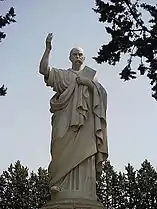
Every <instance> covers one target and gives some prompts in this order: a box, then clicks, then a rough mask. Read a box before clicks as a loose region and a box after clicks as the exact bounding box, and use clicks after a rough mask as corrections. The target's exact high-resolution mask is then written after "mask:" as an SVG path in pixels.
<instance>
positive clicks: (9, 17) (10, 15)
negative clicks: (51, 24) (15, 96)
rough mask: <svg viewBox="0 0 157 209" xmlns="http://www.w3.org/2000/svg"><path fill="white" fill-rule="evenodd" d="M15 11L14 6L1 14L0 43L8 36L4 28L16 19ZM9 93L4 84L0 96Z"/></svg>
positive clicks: (0, 0) (0, 89)
mask: <svg viewBox="0 0 157 209" xmlns="http://www.w3.org/2000/svg"><path fill="white" fill-rule="evenodd" d="M3 1H4V0H0V2H1V3H2V2H3ZM15 16H16V14H15V11H14V8H13V7H11V8H10V9H9V11H8V12H7V13H6V14H5V15H0V43H1V42H2V40H3V39H5V38H6V34H5V33H4V31H3V28H4V27H5V26H7V25H9V24H11V23H13V22H16V21H15V19H14V18H15ZM6 93H7V88H5V87H4V85H2V87H0V96H5V95H6Z"/></svg>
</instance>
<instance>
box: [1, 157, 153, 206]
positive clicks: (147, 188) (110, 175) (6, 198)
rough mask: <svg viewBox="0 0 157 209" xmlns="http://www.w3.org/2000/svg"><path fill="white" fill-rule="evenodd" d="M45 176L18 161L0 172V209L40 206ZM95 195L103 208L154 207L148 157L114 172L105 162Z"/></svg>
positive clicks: (45, 188) (44, 199)
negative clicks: (134, 166) (137, 166)
mask: <svg viewBox="0 0 157 209" xmlns="http://www.w3.org/2000/svg"><path fill="white" fill-rule="evenodd" d="M48 185H49V176H48V172H47V170H45V169H42V168H39V169H38V171H37V173H35V172H29V169H28V168H27V167H26V166H23V165H22V164H21V163H20V161H17V162H16V163H15V164H14V165H13V164H11V165H10V166H9V167H8V169H7V170H5V171H3V173H2V174H1V175H0V206H1V209H6V208H7V209H15V208H16V209H34V208H36V209H40V208H41V207H42V206H43V205H44V204H45V203H46V202H47V201H49V200H50V192H49V186H48ZM96 185H97V196H98V199H99V201H101V202H102V203H103V205H104V207H105V208H106V209H148V208H151V209H156V208H157V171H156V170H155V168H153V166H152V165H151V163H150V162H148V160H145V161H144V162H143V163H142V164H141V167H140V168H139V169H138V170H135V169H134V168H133V166H131V165H130V164H128V165H127V166H126V167H125V171H124V172H117V171H115V169H114V167H113V166H112V165H111V164H110V162H109V161H108V162H107V163H106V164H104V165H103V171H102V175H101V176H100V178H99V179H98V181H97V182H96Z"/></svg>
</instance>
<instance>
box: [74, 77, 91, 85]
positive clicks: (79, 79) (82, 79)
mask: <svg viewBox="0 0 157 209" xmlns="http://www.w3.org/2000/svg"><path fill="white" fill-rule="evenodd" d="M76 82H77V83H78V84H82V85H85V86H89V85H90V82H91V81H90V80H89V79H88V78H86V77H84V76H78V77H77V78H76Z"/></svg>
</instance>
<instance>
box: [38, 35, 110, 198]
mask: <svg viewBox="0 0 157 209" xmlns="http://www.w3.org/2000/svg"><path fill="white" fill-rule="evenodd" d="M52 38H53V36H52V33H50V34H48V36H47V38H46V49H45V52H44V54H43V57H42V59H41V62H40V67H39V72H40V73H41V74H42V75H43V76H44V81H45V83H46V85H47V86H49V87H52V88H53V91H55V92H56V94H55V95H54V96H53V97H52V98H51V100H50V111H51V113H52V114H53V115H52V139H51V156H52V160H51V162H50V164H49V168H48V171H49V175H50V188H51V194H52V196H53V195H56V196H58V197H62V196H64V197H78V198H81V197H83V198H88V199H93V200H96V198H97V197H96V176H97V175H98V174H99V173H100V172H101V164H102V162H103V161H105V160H106V159H107V156H108V148H107V133H106V130H107V127H106V126H107V124H106V108H107V94H106V91H105V89H104V88H103V87H102V86H101V84H99V83H98V82H97V81H95V80H94V79H93V80H92V79H91V78H88V77H87V76H83V74H82V72H83V70H85V68H84V69H82V64H83V63H84V60H85V57H84V52H83V50H82V49H81V48H73V49H72V50H71V52H70V56H69V59H70V61H71V62H72V67H71V68H70V69H67V70H62V69H57V68H51V69H50V67H49V55H50V51H51V48H52V46H51V42H52ZM87 69H88V70H89V69H90V68H88V67H87ZM89 71H90V70H89ZM91 72H92V73H93V72H94V71H92V70H91ZM92 73H91V74H92Z"/></svg>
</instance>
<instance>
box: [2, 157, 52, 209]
mask: <svg viewBox="0 0 157 209" xmlns="http://www.w3.org/2000/svg"><path fill="white" fill-rule="evenodd" d="M48 182H49V178H48V173H47V171H46V170H44V169H42V168H39V169H38V173H37V174H35V173H34V172H32V173H31V174H29V172H28V168H27V167H24V166H23V165H21V163H20V161H17V162H16V163H15V165H12V164H11V165H10V167H9V168H8V170H7V171H4V172H3V173H2V175H1V176H0V208H1V209H6V208H7V209H15V208H16V209H34V208H36V209H40V208H41V207H42V206H43V204H44V203H45V202H47V201H48V200H50V193H49V188H48Z"/></svg>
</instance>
